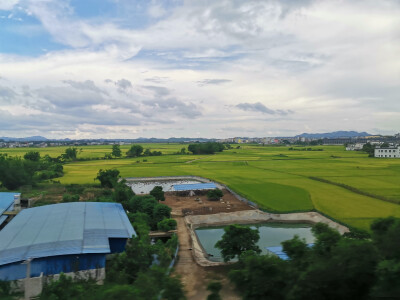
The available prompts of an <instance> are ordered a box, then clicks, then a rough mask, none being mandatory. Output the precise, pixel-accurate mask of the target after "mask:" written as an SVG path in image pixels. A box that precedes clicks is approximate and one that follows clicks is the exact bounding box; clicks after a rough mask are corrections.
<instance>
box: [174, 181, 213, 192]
mask: <svg viewBox="0 0 400 300" xmlns="http://www.w3.org/2000/svg"><path fill="white" fill-rule="evenodd" d="M216 188H217V186H216V185H215V183H213V182H210V183H194V184H177V185H174V186H173V189H174V191H194V190H212V189H216Z"/></svg>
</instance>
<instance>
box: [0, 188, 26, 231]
mask: <svg viewBox="0 0 400 300" xmlns="http://www.w3.org/2000/svg"><path fill="white" fill-rule="evenodd" d="M19 195H21V194H20V193H0V225H1V224H3V223H4V221H5V220H6V219H7V216H3V214H4V212H6V211H10V210H13V208H14V197H15V196H19Z"/></svg>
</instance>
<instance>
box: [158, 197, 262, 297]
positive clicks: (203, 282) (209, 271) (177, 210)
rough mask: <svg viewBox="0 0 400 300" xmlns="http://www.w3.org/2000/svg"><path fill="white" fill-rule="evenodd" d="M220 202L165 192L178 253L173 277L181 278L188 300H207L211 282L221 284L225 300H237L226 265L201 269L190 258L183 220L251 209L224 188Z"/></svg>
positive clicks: (187, 236) (188, 242) (191, 256)
mask: <svg viewBox="0 0 400 300" xmlns="http://www.w3.org/2000/svg"><path fill="white" fill-rule="evenodd" d="M222 192H223V197H222V200H221V201H220V200H218V201H210V200H208V199H207V196H206V195H195V196H187V197H182V196H177V195H175V194H174V193H173V192H168V193H165V202H163V203H164V204H166V205H168V206H169V207H171V208H172V215H173V216H174V218H175V220H176V221H177V223H178V226H177V229H178V238H179V247H180V248H179V253H178V257H179V258H178V261H177V263H176V265H175V268H174V274H177V275H180V276H181V279H182V283H183V284H184V286H185V290H186V296H187V298H188V299H190V300H204V299H207V296H208V295H209V293H210V292H209V291H207V285H208V284H209V283H210V282H211V281H214V280H217V281H220V282H221V283H222V286H223V287H222V290H221V292H220V295H221V298H222V299H224V300H236V299H240V297H239V295H238V293H237V292H236V290H235V287H234V286H233V285H232V283H230V282H229V279H228V278H227V272H228V266H219V267H202V266H200V265H198V264H197V263H196V261H195V259H194V257H193V253H192V252H193V250H192V248H191V247H192V243H191V240H190V234H189V231H188V228H187V226H186V224H185V221H184V217H183V216H184V215H210V214H216V213H221V212H235V211H243V210H251V209H254V208H253V207H251V206H249V205H248V204H246V203H244V202H242V201H240V200H238V199H237V198H236V197H235V196H234V195H232V194H231V193H230V192H229V191H227V190H226V189H223V190H222Z"/></svg>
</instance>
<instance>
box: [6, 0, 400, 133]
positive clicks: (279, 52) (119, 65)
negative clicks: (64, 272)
mask: <svg viewBox="0 0 400 300" xmlns="http://www.w3.org/2000/svg"><path fill="white" fill-rule="evenodd" d="M336 130H357V131H367V132H370V133H381V134H391V133H395V132H399V131H400V1H399V0H379V1H376V0H348V1H344V0H342V1H339V0H329V1H328V0H327V1H323V0H316V1H312V0H285V1H283V0H282V1H278V0H263V1H241V0H230V1H225V0H218V1H211V0H210V1H198V0H192V1H178V0H164V1H150V0H139V1H134V0H85V1H82V0H0V136H13V137H23V136H31V135H43V136H46V137H48V138H65V137H69V138H99V137H104V138H136V137H164V138H167V137H172V136H175V137H182V136H186V137H217V138H224V137H233V136H259V137H264V136H293V135H296V134H299V133H302V132H312V133H316V132H329V131H336Z"/></svg>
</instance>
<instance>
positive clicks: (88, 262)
mask: <svg viewBox="0 0 400 300" xmlns="http://www.w3.org/2000/svg"><path fill="white" fill-rule="evenodd" d="M132 236H136V233H135V231H134V229H133V227H132V225H131V223H130V222H129V219H128V217H127V215H126V213H125V211H124V209H123V208H122V205H121V204H119V203H99V202H74V203H63V204H53V205H47V206H41V207H35V208H29V209H25V210H22V211H21V212H20V213H19V214H18V215H17V216H16V217H15V218H14V219H13V220H12V221H11V222H10V223H9V224H7V226H5V227H4V228H3V230H1V231H0V241H1V243H0V280H8V281H10V280H17V281H18V280H21V279H25V278H31V279H33V278H34V277H40V278H42V280H41V283H43V282H44V280H43V278H44V279H46V277H47V276H50V277H51V276H52V275H57V274H59V273H61V272H63V273H66V274H68V273H70V275H74V274H75V275H76V274H79V275H81V276H83V275H85V274H86V275H87V274H90V276H91V277H92V278H95V279H97V280H102V279H104V277H105V263H106V255H107V254H110V253H117V252H122V251H124V249H125V245H126V242H127V240H128V239H129V238H131V237H132ZM36 285H37V284H36ZM40 290H41V289H40Z"/></svg>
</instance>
